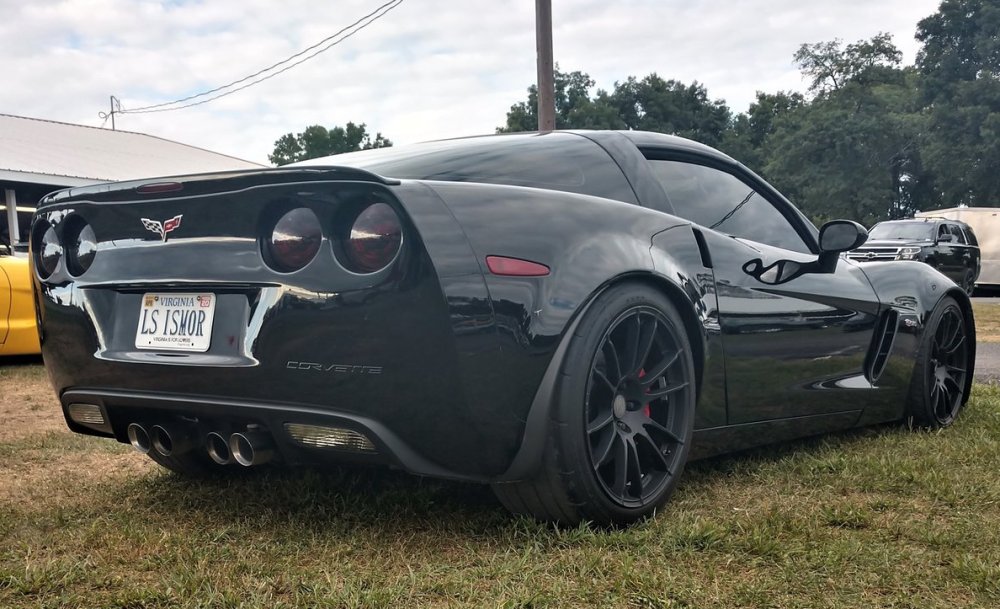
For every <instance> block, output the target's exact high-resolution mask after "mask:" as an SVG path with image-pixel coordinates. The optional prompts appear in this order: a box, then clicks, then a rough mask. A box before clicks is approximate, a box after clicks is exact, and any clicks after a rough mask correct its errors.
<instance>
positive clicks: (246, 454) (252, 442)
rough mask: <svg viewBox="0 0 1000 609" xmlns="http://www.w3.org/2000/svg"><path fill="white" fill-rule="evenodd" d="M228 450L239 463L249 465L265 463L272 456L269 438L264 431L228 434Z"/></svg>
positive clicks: (272, 446) (271, 445) (272, 450)
mask: <svg viewBox="0 0 1000 609" xmlns="http://www.w3.org/2000/svg"><path fill="white" fill-rule="evenodd" d="M229 452H230V453H232V455H233V459H235V460H236V462H237V463H239V464H240V465H243V466H246V467H249V466H251V465H260V464H262V463H267V462H268V461H270V460H271V457H273V456H274V445H273V444H272V443H271V438H270V437H269V436H268V435H267V434H264V433H260V432H256V431H247V432H241V433H234V434H233V435H231V436H229Z"/></svg>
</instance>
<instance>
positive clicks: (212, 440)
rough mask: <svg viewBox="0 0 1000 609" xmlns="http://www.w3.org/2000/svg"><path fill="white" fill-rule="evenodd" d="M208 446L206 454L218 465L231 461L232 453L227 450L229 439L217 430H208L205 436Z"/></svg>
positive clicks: (227, 463)
mask: <svg viewBox="0 0 1000 609" xmlns="http://www.w3.org/2000/svg"><path fill="white" fill-rule="evenodd" d="M205 444H206V445H207V446H208V456H209V457H211V458H212V461H214V462H216V463H218V464H219V465H229V464H230V463H232V462H233V453H232V451H231V450H229V441H228V440H226V439H225V438H224V437H222V434H220V433H218V432H215V431H213V432H209V434H208V436H206V437H205Z"/></svg>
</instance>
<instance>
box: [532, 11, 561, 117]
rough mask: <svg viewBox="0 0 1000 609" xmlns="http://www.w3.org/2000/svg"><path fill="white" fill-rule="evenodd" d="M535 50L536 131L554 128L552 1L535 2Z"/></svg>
mask: <svg viewBox="0 0 1000 609" xmlns="http://www.w3.org/2000/svg"><path fill="white" fill-rule="evenodd" d="M535 48H536V50H537V52H538V130H539V131H552V130H553V129H555V128H556V94H555V82H554V80H553V78H554V66H553V65H552V0H535Z"/></svg>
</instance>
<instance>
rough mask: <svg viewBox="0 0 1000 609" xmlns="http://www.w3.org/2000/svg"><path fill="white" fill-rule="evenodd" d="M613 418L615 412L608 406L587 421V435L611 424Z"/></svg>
mask: <svg viewBox="0 0 1000 609" xmlns="http://www.w3.org/2000/svg"><path fill="white" fill-rule="evenodd" d="M614 420H615V413H614V412H612V410H611V409H610V408H609V409H608V410H606V411H603V412H600V413H599V414H598V415H597V418H595V419H594V420H592V421H590V422H589V423H587V435H588V436H589V435H591V434H593V433H594V432H595V431H600V430H602V429H604V428H605V427H607V426H608V425H611V423H612V422H613V421H614Z"/></svg>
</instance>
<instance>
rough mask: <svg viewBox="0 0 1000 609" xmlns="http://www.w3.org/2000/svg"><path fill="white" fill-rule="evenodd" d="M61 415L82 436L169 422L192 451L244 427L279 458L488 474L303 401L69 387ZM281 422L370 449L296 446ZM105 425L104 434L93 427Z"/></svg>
mask: <svg viewBox="0 0 1000 609" xmlns="http://www.w3.org/2000/svg"><path fill="white" fill-rule="evenodd" d="M60 401H61V403H62V409H63V416H64V417H65V418H66V423H67V425H68V426H69V428H70V429H71V430H72V431H75V432H77V433H82V434H88V435H96V436H104V437H114V438H115V439H116V440H118V441H119V442H124V443H127V442H128V438H127V432H126V430H127V428H128V425H129V424H130V423H141V424H146V425H152V424H165V423H171V424H175V425H182V426H185V427H187V428H189V429H191V430H192V431H193V432H194V433H193V435H194V437H195V438H196V439H197V442H196V446H195V448H194V450H202V451H204V450H206V445H205V439H206V436H207V435H208V434H209V433H210V432H216V433H221V434H223V435H228V434H229V433H232V432H234V431H244V430H246V428H247V427H248V426H256V428H257V429H259V430H261V431H263V432H265V433H267V434H268V435H270V437H271V439H272V441H273V443H274V446H275V448H276V451H277V452H278V454H279V455H280V458H281V460H282V461H283V462H285V463H288V464H292V465H298V464H309V463H337V462H355V463H370V464H379V465H389V466H393V467H399V468H401V469H404V470H406V471H409V472H411V473H413V474H417V475H421V476H432V477H435V478H450V479H455V480H465V481H473V482H487V481H488V478H486V477H484V476H481V475H475V474H468V473H462V472H456V471H452V470H450V469H447V468H445V467H442V466H440V465H438V464H436V463H434V462H432V461H430V460H428V459H426V458H425V457H423V456H421V455H420V454H419V453H418V452H417V451H415V450H414V449H413V448H412V447H411V446H409V445H408V444H407V443H406V442H405V441H404V440H403V439H402V438H400V437H399V436H398V435H397V434H396V433H394V432H393V431H392V430H390V429H389V428H388V427H386V426H385V425H383V424H381V423H379V422H378V421H376V420H374V419H371V418H368V417H364V416H360V415H356V414H348V413H334V412H330V411H327V410H321V409H317V408H311V407H309V406H304V405H296V404H282V403H262V402H251V401H244V400H229V399H220V398H215V397H205V396H179V395H164V394H156V393H148V392H132V391H119V390H114V389H103V388H96V389H69V390H67V391H65V392H63V394H62V395H61V397H60ZM71 404H93V405H96V406H99V407H100V409H101V412H102V414H103V416H104V420H105V422H106V425H105V426H87V425H82V424H80V423H77V422H76V421H74V420H73V419H72V418H71V417H70V416H69V414H68V408H69V406H70V405H71ZM286 424H299V425H313V426H318V427H324V428H334V429H341V430H349V431H352V432H355V433H359V434H361V435H363V436H364V437H366V438H367V439H368V440H370V441H371V443H372V444H373V445H374V451H362V450H352V449H346V448H317V447H313V446H306V445H303V444H300V443H299V442H297V441H296V440H294V439H293V437H292V436H291V435H290V434H289V433H288V431H287V429H286ZM99 427H101V428H103V429H108V428H109V429H110V432H108V431H105V430H102V429H99Z"/></svg>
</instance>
